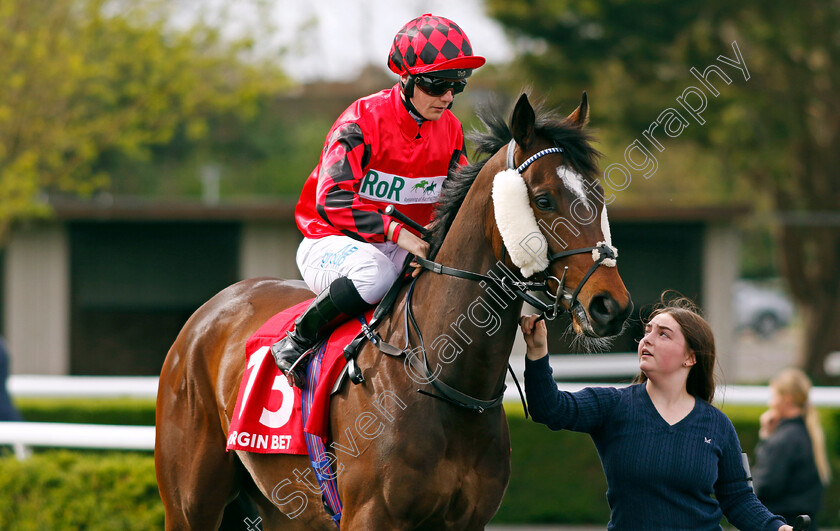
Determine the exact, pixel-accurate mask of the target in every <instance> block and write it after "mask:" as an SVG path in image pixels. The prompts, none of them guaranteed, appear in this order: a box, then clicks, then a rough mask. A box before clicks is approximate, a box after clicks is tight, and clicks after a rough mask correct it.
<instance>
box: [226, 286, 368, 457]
mask: <svg viewBox="0 0 840 531" xmlns="http://www.w3.org/2000/svg"><path fill="white" fill-rule="evenodd" d="M310 302H312V299H310V300H307V301H303V302H301V303H300V304H297V305H295V306H292V307H291V308H289V309H287V310H284V311H282V312H280V313H278V314H276V315H274V316H273V317H271V318H270V319H269V320H268V321H266V322H265V324H263V325H262V326H261V327H260V328H259V330H257V331H256V332H254V334H253V335H252V336H251V337H249V338H248V340H247V341H246V343H245V354H246V364H245V371H244V372H243V373H242V382H241V383H240V384H239V395H238V396H237V399H236V407H235V408H234V410H233V417H232V418H231V421H230V429H229V430H228V438H227V450H244V451H246V452H256V453H263V454H271V453H281V454H299V455H306V454H307V453H308V452H307V448H306V441H305V439H304V431H306V432H307V433H310V434H313V435H316V436H318V437H320V438H321V439H322V440H323V441H324V442H326V437H327V429H328V426H329V404H330V390H331V389H332V386H333V384H334V383H335V380H336V378H337V377H338V375H339V374H340V373H341V370H342V369H343V368H344V366H345V365H346V363H347V361H346V360H345V359H344V347H345V346H347V344H348V343H350V342H351V341H352V340H353V338H355V337H356V335H357V334H358V333H359V331H360V330H361V323H360V321H359V320H357V319H351V320H349V321H347V322H345V323H343V324H342V325H340V326H339V327H338V328H336V329H335V331H333V333H332V334H331V335H330V337H329V338H328V339H327V341H326V342H325V343H323V344H321V345H320V346H318V347H317V348H316V349H315V350H314V351H313V352H312V353H311V354H310V355H309V358H308V359H306V360H304V361H305V362H307V363H310V362H311V361H312V359H313V358H314V357H316V356H317V357H319V358H320V359H319V361H320V363H316V364H315V365H316V366H317V370H318V374H317V375H311V374H307V381H315V380H317V382H318V384H317V385H316V386H315V388H314V389H309V388H307V389H305V390H304V391H301V390H300V389H299V388H297V387H291V386H290V385H289V383H288V381H287V380H286V376H285V375H284V374H283V373H281V372H280V370H279V369H278V368H277V365H275V363H274V357H273V356H272V355H271V352H270V348H271V345H273V344H274V343H276V342H277V341H279V340H280V339H282V338H283V337H285V335H286V332H287V331H289V330H291V329H292V328H293V327H294V321H295V319H297V317H298V316H299V315H300V314H302V313H303V311H304V310H305V309H306V308H307V307H308V306H309V303H310ZM372 312H373V310H371V311H370V312H369V313H368V315H367V318H368V320H369V319H370V316H371V315H372ZM310 368H311V365H310ZM307 372H309V371H307ZM312 376H315V378H313V377H312ZM304 394H308V395H309V397H308V399H309V400H310V406H309V414H308V415H307V417H306V420H305V425H304V419H303V415H302V411H301V400H302V398H303V395H304Z"/></svg>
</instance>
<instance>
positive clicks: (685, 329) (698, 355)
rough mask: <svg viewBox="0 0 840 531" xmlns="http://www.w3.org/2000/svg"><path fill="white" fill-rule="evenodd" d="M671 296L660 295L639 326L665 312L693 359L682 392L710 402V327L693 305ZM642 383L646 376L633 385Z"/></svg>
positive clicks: (714, 355)
mask: <svg viewBox="0 0 840 531" xmlns="http://www.w3.org/2000/svg"><path fill="white" fill-rule="evenodd" d="M672 293H673V292H669V291H665V292H663V293H662V297H661V298H660V301H659V303H658V304H657V305H656V306H655V307H654V309H653V312H651V314H650V315H649V316H648V317H647V319H644V320H643V323H644V324H645V325H647V323H649V322H650V321H651V320H652V319H653V318H654V317H656V316H657V315H660V314H663V313H667V314H668V315H670V316H671V317H673V318H674V321H676V322H677V324H678V325H680V329H681V330H682V334H683V336H684V337H685V345H686V347H687V348H689V349H691V351H692V352H694V359H695V363H694V365H692V366H691V369H690V370H689V372H688V380H687V381H686V383H685V387H686V390H687V391H688V393H689V394H691V395H693V396H696V397H698V398H700V399H702V400H704V401H706V402H708V403H711V402H712V400H713V399H714V397H715V361H716V360H717V352H716V350H715V336H714V334H713V333H712V327H710V326H709V323H707V322H706V320H705V319H704V318H703V315H702V313H701V311H700V309H699V308H698V307H697V305H696V304H694V302H692V301H691V300H690V299H688V298H686V297H683V296H681V295H679V294H676V296H674V295H672ZM646 381H647V375H645V373H640V374H639V375H638V376H637V377H636V380H635V383H642V382H646Z"/></svg>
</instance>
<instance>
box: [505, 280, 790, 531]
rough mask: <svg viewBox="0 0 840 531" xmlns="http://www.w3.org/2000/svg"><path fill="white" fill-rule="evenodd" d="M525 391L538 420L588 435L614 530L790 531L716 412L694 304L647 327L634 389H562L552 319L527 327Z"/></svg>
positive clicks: (702, 323) (659, 315)
mask: <svg viewBox="0 0 840 531" xmlns="http://www.w3.org/2000/svg"><path fill="white" fill-rule="evenodd" d="M520 326H521V329H522V334H523V336H524V338H525V344H526V347H527V348H526V354H525V355H526V360H525V393H526V395H527V398H528V407H529V409H530V411H531V415H532V417H533V419H534V421H536V422H539V423H542V424H545V425H546V426H548V427H549V428H551V429H552V430H572V431H578V432H584V433H588V434H589V435H590V437H591V438H592V440H593V441H594V443H595V446H596V448H597V450H598V455H599V456H600V458H601V463H602V465H603V468H604V474H605V475H606V478H607V502H608V503H609V506H610V511H611V512H610V521H609V524H608V529H644V530H646V531H657V530H659V531H672V530H674V529H691V530H695V531H719V530H720V522H721V519H722V518H723V516H726V518H727V520H728V521H729V523H731V524H733V525H735V526H736V527H737V528H738V529H741V530H742V531H792V529H793V528H792V527H791V526H789V525H786V524H785V521H784V520H783V519H782V518H781V517H780V516H777V515H774V514H772V513H771V512H770V511H768V510H767V508H765V507H764V506H763V505H762V504H761V502H759V501H758V498H756V495H755V493H754V492H753V489H752V488H751V487H750V484H749V479H748V477H747V472H746V470H745V468H744V464H743V460H742V453H741V445H740V442H739V440H738V435H737V434H736V433H735V428H734V426H733V425H732V422H731V421H730V420H729V418H728V417H727V416H726V415H724V414H723V413H722V412H721V411H720V410H719V409H717V408H716V407H714V406H713V405H712V399H713V397H714V393H715V382H714V368H715V362H716V352H715V340H714V335H713V334H712V330H711V328H710V327H709V324H708V323H707V322H706V320H705V319H703V317H702V316H701V315H700V314H699V312H698V310H697V308H696V307H695V306H694V304H693V303H691V302H690V301H688V300H687V299H677V300H670V301H666V300H665V296H664V295H663V299H662V304H661V306H660V307H659V308H658V309H656V310H655V311H654V312H653V313H652V315H651V316H650V318H648V320H647V321H646V323H645V333H644V336H643V337H642V339H641V340H640V341H639V346H638V357H639V369H640V371H641V372H640V374H639V376H638V377H637V378H636V381H635V382H634V384H633V385H630V386H628V387H624V388H621V389H617V388H614V387H587V388H585V389H583V390H581V391H578V392H575V393H570V392H566V391H560V390H558V389H557V384H556V383H555V382H554V377H553V375H552V370H551V366H550V365H549V361H548V356H547V354H548V349H547V341H546V340H547V337H546V336H547V333H546V327H545V322H544V321H542V320H538V316H536V315H530V316H524V317H522V319H521V321H520Z"/></svg>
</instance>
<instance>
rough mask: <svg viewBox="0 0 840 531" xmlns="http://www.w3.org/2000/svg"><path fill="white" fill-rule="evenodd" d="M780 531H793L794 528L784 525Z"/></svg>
mask: <svg viewBox="0 0 840 531" xmlns="http://www.w3.org/2000/svg"><path fill="white" fill-rule="evenodd" d="M779 531H793V527H791V526H789V525H783V526H782V527H780V528H779Z"/></svg>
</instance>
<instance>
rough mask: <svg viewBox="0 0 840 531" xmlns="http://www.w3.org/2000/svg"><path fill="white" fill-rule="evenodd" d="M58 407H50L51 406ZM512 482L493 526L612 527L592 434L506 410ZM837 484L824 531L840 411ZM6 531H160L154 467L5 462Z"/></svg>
mask: <svg viewBox="0 0 840 531" xmlns="http://www.w3.org/2000/svg"><path fill="white" fill-rule="evenodd" d="M50 402H52V404H50ZM17 405H18V406H19V408H20V409H21V411H22V413H23V414H24V415H25V416H26V418H27V419H29V420H33V421H34V420H39V421H46V422H85V423H106V424H117V423H118V424H152V423H153V420H154V403H153V402H152V401H137V400H117V401H107V402H104V401H101V400H100V401H82V400H73V401H66V400H62V401H58V402H57V401H47V400H25V401H23V400H22V401H19V402H18V403H17ZM507 409H508V420H509V422H510V428H511V447H512V449H513V451H512V454H511V456H512V464H511V466H512V476H511V480H510V486H509V488H508V491H507V494H506V496H505V499H504V500H503V502H502V506H501V508H500V509H499V513H498V514H497V515H496V518H495V520H494V522H495V523H535V524H540V523H542V524H545V523H580V524H595V525H605V524H606V522H607V520H608V519H609V509H608V507H607V502H606V497H605V493H606V481H605V480H604V475H603V471H602V470H601V464H600V461H599V460H598V454H597V453H596V451H595V446H594V445H593V444H592V441H591V440H590V438H589V437H588V436H587V435H584V434H579V433H571V432H552V431H551V430H549V429H548V428H546V427H545V426H542V425H538V424H535V423H533V422H532V421H530V420H525V418H524V417H523V415H522V412H521V407H519V406H518V405H515V404H511V405H510V406H509V407H508V408H507ZM763 410H764V408H762V407H735V406H730V407H727V408H725V412H726V413H727V415H729V417H730V418H731V419H732V421H733V423H734V424H735V428H736V430H737V431H738V435H739V437H740V438H741V445H742V447H743V448H744V449H745V450H746V451H747V452H748V453H749V454H751V455H752V453H753V449H754V448H755V444H756V442H757V433H758V416H759V415H760V414H761V412H762V411H763ZM822 416H823V424H824V426H825V429H826V437H827V439H828V444H829V451H830V454H831V459H832V466H833V470H834V478H835V480H834V482H833V483H832V485H831V486H830V488H829V492H828V493H827V494H826V497H825V508H824V510H823V513H822V514H821V515H820V522H821V524H822V526H824V527H840V410H822ZM0 492H1V493H3V495H2V496H0V529H15V530H24V531H26V530H29V529H32V530H36V529H37V530H39V531H41V530H50V529H56V530H58V529H86V530H92V531H93V530H99V529H101V530H103V531H104V530H106V529H107V530H111V529H138V530H139V529H148V530H157V529H161V528H162V518H163V508H162V506H161V503H160V498H159V497H158V492H157V486H156V484H155V476H154V461H153V457H152V455H151V454H150V453H140V452H137V453H135V452H89V451H79V452H70V451H64V450H62V451H56V450H41V451H37V452H36V453H35V455H34V456H33V457H31V458H30V459H28V460H27V461H24V462H18V461H16V460H15V459H14V457H13V456H12V455H11V452H10V451H9V450H8V449H7V450H6V451H5V455H2V457H0Z"/></svg>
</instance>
